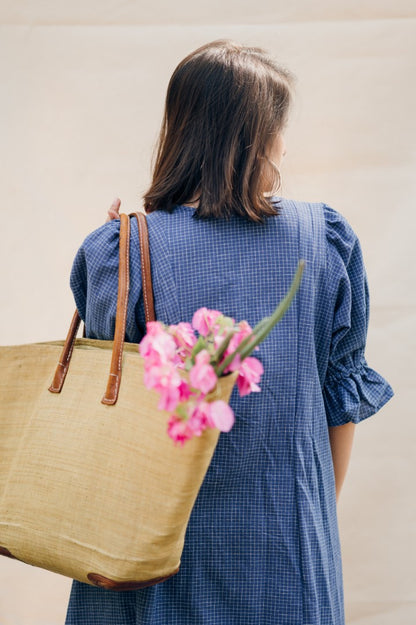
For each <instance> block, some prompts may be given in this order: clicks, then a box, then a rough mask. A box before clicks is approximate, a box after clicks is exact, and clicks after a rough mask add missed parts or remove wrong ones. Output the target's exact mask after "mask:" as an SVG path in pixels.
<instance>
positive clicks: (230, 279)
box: [66, 41, 393, 625]
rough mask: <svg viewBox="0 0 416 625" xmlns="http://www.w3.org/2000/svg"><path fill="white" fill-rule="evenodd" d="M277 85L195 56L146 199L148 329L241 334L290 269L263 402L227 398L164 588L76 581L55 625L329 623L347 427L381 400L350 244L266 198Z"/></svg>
mask: <svg viewBox="0 0 416 625" xmlns="http://www.w3.org/2000/svg"><path fill="white" fill-rule="evenodd" d="M292 85H293V77H292V75H291V74H290V73H289V72H288V71H287V70H285V69H284V68H282V67H280V66H278V65H276V63H275V62H274V61H273V60H272V59H271V58H270V57H269V56H267V55H266V54H265V53H264V52H263V51H262V50H260V49H257V48H248V47H245V46H241V45H238V44H235V43H232V42H227V41H217V42H213V43H210V44H207V45H205V46H203V47H201V48H199V49H198V50H196V51H195V52H193V53H192V54H190V55H189V56H188V57H186V58H185V59H184V60H183V61H182V62H181V63H180V64H179V66H178V67H177V68H176V70H175V72H174V74H173V76H172V78H171V81H170V84H169V87H168V92H167V98H166V110H165V116H164V120H163V125H162V130H161V135H160V141H159V150H158V153H157V158H156V163H155V167H154V173H153V180H152V184H151V187H150V189H149V190H148V192H147V193H146V195H145V210H146V212H147V213H148V214H149V216H148V225H149V237H150V250H151V260H152V272H153V281H154V294H155V303H156V315H157V318H158V319H160V320H162V321H164V322H165V323H168V324H173V323H178V322H179V321H190V320H191V318H192V315H193V313H194V312H195V310H197V309H198V308H200V307H202V306H206V307H208V308H215V309H218V310H221V311H222V312H224V313H225V314H227V315H229V316H231V317H234V318H236V319H247V321H248V322H249V323H250V324H251V325H255V323H256V322H257V321H258V320H259V319H261V318H262V317H264V316H266V315H268V314H270V313H271V311H272V310H273V309H274V308H275V306H276V304H277V302H278V301H280V299H281V298H282V297H283V295H284V294H285V293H286V291H287V289H288V287H289V285H290V282H291V279H292V277H293V274H294V272H295V269H296V266H297V263H298V260H299V259H300V258H304V259H305V260H306V267H305V271H304V276H303V280H302V284H301V287H300V290H299V292H298V294H297V296H296V299H295V302H294V303H293V304H292V306H291V308H290V309H289V311H288V313H287V314H286V315H285V317H284V318H283V321H282V322H281V323H280V324H279V325H278V326H277V327H276V328H275V329H274V330H273V331H272V333H271V334H270V335H269V337H268V338H267V339H266V341H265V342H264V343H263V344H262V345H261V347H260V350H259V352H258V353H257V357H259V358H260V360H261V361H262V362H263V365H264V370H265V373H264V375H263V378H262V384H261V387H262V390H261V393H253V394H251V395H249V396H247V397H243V398H241V397H239V396H238V394H237V393H236V391H235V390H234V392H233V395H232V397H231V405H232V407H233V409H234V412H235V415H236V423H235V426H234V428H233V429H232V430H231V432H229V433H228V434H222V435H221V436H220V440H219V443H218V446H217V449H216V451H215V454H214V458H213V460H212V463H211V465H210V468H209V470H208V473H207V475H206V478H205V480H204V483H203V485H202V488H201V491H200V493H199V496H198V499H197V502H196V505H195V507H194V509H193V512H192V515H191V519H190V523H189V526H188V530H187V534H186V540H185V548H184V552H183V557H182V563H181V568H180V571H179V573H178V574H177V575H175V576H173V577H172V578H170V579H169V580H167V581H166V582H164V583H162V584H159V585H157V586H153V587H151V588H147V589H143V590H138V591H129V592H121V593H120V592H113V591H107V590H103V589H99V588H95V587H92V586H88V585H84V584H81V583H79V582H74V584H73V588H72V592H71V597H70V603H69V608H68V616H67V621H66V622H67V625H81V624H82V625H133V623H134V624H137V625H138V624H140V625H142V624H143V625H148V624H149V625H150V624H152V625H159V624H160V625H179V624H180V625H246V624H247V625H248V624H249V625H253V624H254V623H256V624H257V623H258V624H261V625H343V624H344V605H343V584H342V565H341V552H340V543H339V535H338V526H337V510H336V500H337V497H338V496H339V493H340V489H341V486H342V483H343V480H344V477H345V473H346V470H347V465H348V461H349V457H350V452H351V445H352V439H353V434H354V429H355V424H357V423H359V422H360V421H362V420H363V419H366V418H367V417H369V416H371V415H372V414H374V413H375V412H376V411H377V410H379V409H380V408H381V407H382V406H383V405H384V404H385V403H386V402H387V401H388V400H389V399H390V398H391V397H392V395H393V392H392V390H391V388H390V386H389V385H388V384H387V382H386V381H385V380H384V379H383V378H382V377H381V376H380V375H379V374H378V373H376V372H375V371H373V370H372V369H370V368H369V367H368V366H367V363H366V361H365V358H364V348H365V340H366V332H367V324H368V314H369V312H368V289H367V281H366V274H365V269H364V266H363V259H362V254H361V249H360V244H359V241H358V239H357V236H356V235H355V233H354V232H353V230H352V229H351V227H350V226H349V224H348V223H347V221H346V220H345V218H343V217H342V216H341V215H340V214H339V213H338V212H336V211H335V210H334V209H332V208H330V207H328V206H327V205H326V204H323V203H314V204H312V203H308V202H299V201H294V200H288V199H284V198H282V197H277V196H276V195H274V193H275V191H276V187H277V188H279V185H280V176H279V168H280V166H281V162H282V159H283V156H284V153H285V142H284V137H283V132H284V128H285V124H286V122H287V118H288V113H289V107H290V103H291V97H292ZM118 208H119V202H118V201H117V202H115V203H114V204H113V206H112V208H111V209H110V216H111V217H113V218H114V217H117V216H118ZM118 233H119V221H118V220H117V219H113V220H112V221H110V222H109V223H106V224H105V225H104V226H102V227H101V228H99V229H98V230H96V231H95V232H93V233H92V234H91V235H89V236H88V237H87V239H86V240H85V242H84V244H83V245H82V246H81V248H80V250H79V252H78V254H77V257H76V259H75V262H74V266H73V270H72V275H71V285H72V289H73V292H74V296H75V300H76V304H77V307H78V310H79V312H80V315H81V317H82V318H83V319H84V320H85V322H86V331H87V335H88V336H89V337H93V338H101V339H111V338H112V336H113V331H114V321H115V311H116V291H117V266H118ZM136 236H137V226H136V224H135V220H132V242H131V252H130V253H131V290H130V303H129V310H128V319H127V327H126V339H127V340H128V341H132V342H138V341H139V340H140V338H141V337H142V336H143V334H144V331H145V323H144V310H143V301H142V296H141V277H140V254H139V247H138V245H137V243H136ZM87 278H88V279H87ZM138 531H140V528H138Z"/></svg>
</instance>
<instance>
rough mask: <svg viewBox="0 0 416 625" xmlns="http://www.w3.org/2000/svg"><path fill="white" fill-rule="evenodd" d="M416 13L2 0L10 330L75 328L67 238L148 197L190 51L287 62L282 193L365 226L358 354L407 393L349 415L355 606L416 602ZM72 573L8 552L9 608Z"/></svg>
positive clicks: (375, 609) (380, 3) (391, 618)
mask: <svg viewBox="0 0 416 625" xmlns="http://www.w3.org/2000/svg"><path fill="white" fill-rule="evenodd" d="M415 18H416V6H415V4H414V2H411V1H410V0H396V1H395V2H387V0H361V1H354V0H349V1H347V0H339V1H338V2H334V1H333V0H316V1H312V0H311V1H309V0H294V1H293V2H290V3H288V2H285V3H283V2H280V1H279V0H256V1H255V2H254V1H250V2H249V1H247V0H211V1H210V2H204V3H196V2H190V1H189V0H177V1H176V2H170V1H168V0H166V1H163V0H153V1H152V2H151V3H145V2H144V1H133V0H131V1H122V0H100V1H98V0H72V1H71V2H65V1H64V0H37V1H36V0H35V1H30V0H0V79H1V80H0V89H1V98H0V112H1V115H0V137H1V142H0V153H1V166H0V192H1V252H0V254H1V256H0V262H1V288H0V298H1V308H0V310H1V324H0V344H14V343H25V342H35V341H43V340H50V339H57V338H63V336H64V334H66V331H67V328H68V325H69V321H70V319H71V316H72V313H73V310H74V303H73V299H72V295H71V292H70V289H69V272H70V269H71V264H72V260H73V257H74V255H75V253H76V250H77V249H78V247H79V245H80V244H81V242H82V241H83V239H84V237H85V236H86V235H87V234H88V233H89V232H90V231H91V230H93V229H95V228H96V227H98V226H99V225H100V224H101V223H103V221H104V220H105V217H106V211H107V208H108V207H109V205H110V204H111V201H112V200H113V198H114V197H115V196H119V197H120V198H121V200H122V210H124V211H125V212H128V211H132V210H137V209H139V208H140V207H141V195H142V193H143V192H144V190H145V189H146V186H147V185H148V183H149V180H150V162H151V156H152V150H153V146H154V142H155V140H156V137H157V134H158V130H159V124H160V120H161V114H162V110H163V101H164V96H165V90H166V86H167V82H168V80H169V77H170V75H171V73H172V71H173V69H174V68H175V66H176V64H177V63H178V62H179V61H180V60H181V59H182V58H183V57H184V56H185V55H186V54H187V53H189V52H190V51H192V50H193V49H195V48H196V47H198V46H199V45H201V44H203V43H205V42H208V41H210V40H214V39H218V38H230V39H234V40H236V41H239V42H242V43H246V44H252V45H260V46H263V47H265V48H266V49H268V50H269V51H270V52H271V53H272V54H273V55H274V56H275V57H276V59H277V60H278V61H279V62H280V63H282V64H284V65H286V66H287V67H288V68H289V69H290V70H291V71H292V72H294V73H295V74H296V76H297V87H296V104H295V108H294V110H293V113H292V119H291V122H290V125H289V128H288V130H287V133H286V144H287V155H286V157H285V160H284V166H283V170H282V174H283V190H282V195H284V196H286V197H290V198H293V199H297V200H308V201H318V202H319V201H323V202H326V203H327V204H329V205H330V206H332V207H333V208H335V209H337V210H339V211H340V212H342V213H343V214H344V215H345V216H346V217H347V219H348V220H349V221H350V223H351V225H352V226H353V228H354V229H355V231H356V232H357V234H358V235H359V237H360V240H361V244H362V247H363V252H364V258H365V262H366V267H367V273H368V279H369V285H370V294H371V315H370V330H369V336H368V348H367V360H368V362H369V364H370V366H372V367H373V368H375V369H376V370H378V371H380V373H382V374H383V375H384V376H385V377H386V378H387V379H388V380H389V382H390V383H391V385H392V386H393V388H394V390H395V393H396V395H395V398H394V399H393V400H392V401H391V402H389V403H388V404H387V406H386V407H385V408H383V409H382V411H380V413H378V414H377V415H375V416H373V417H371V418H370V419H368V420H366V421H364V422H363V423H362V424H360V425H359V426H358V427H357V428H356V435H355V443H354V449H353V454H352V459H351V465H350V469H349V473H348V476H347V480H346V483H345V485H344V489H343V492H342V496H341V500H340V503H339V506H338V513H339V525H340V533H341V543H342V550H343V562H344V583H345V604H346V614H347V623H349V624H351V625H411V624H413V623H414V622H416V588H415V564H416V558H415V547H414V545H415V516H416V515H415V510H416V508H415V497H414V478H415V462H414V457H415V443H414V441H415V429H416V426H415V419H414V416H415V414H414V412H415V409H414V406H415V403H416V402H415V399H416V397H415V395H416V393H415V387H414V377H415V371H416V367H415V356H414V354H415V352H416V345H415V322H416V289H415V288H414V287H415V278H414V247H415V244H414V232H415V226H416V217H415V208H414V205H415V196H416V194H415V191H416V189H415V187H416V176H415V162H416V154H415V143H416V123H415V111H416V97H415V96H416V88H415V80H414V79H415V75H416V71H415V70H416V67H415V65H416V63H415V58H416V49H415V48H416V45H415V42H416V27H415V26H416V19H415ZM0 435H1V433H0ZM69 588H70V581H69V580H67V579H65V578H63V577H60V576H57V575H54V574H52V573H48V572H45V571H41V570H36V569H33V568H31V567H28V566H26V565H23V564H21V563H19V562H12V561H9V560H7V559H5V558H3V559H2V560H1V561H0V623H1V625H59V624H61V623H63V622H64V618H65V612H66V604H67V599H68V593H69ZM109 625H110V624H109ZM189 625H194V624H189ZM195 625H196V624H195ZM259 625H261V624H259ZM276 625H278V624H276ZM293 625H300V624H293Z"/></svg>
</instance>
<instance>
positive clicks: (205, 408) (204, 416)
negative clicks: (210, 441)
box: [188, 401, 212, 436]
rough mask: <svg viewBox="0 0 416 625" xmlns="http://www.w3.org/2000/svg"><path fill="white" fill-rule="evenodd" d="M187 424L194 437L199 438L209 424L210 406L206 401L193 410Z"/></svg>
mask: <svg viewBox="0 0 416 625" xmlns="http://www.w3.org/2000/svg"><path fill="white" fill-rule="evenodd" d="M188 423H189V427H190V428H191V430H192V431H193V432H194V435H195V436H201V434H202V432H203V431H204V430H205V429H206V428H207V427H208V426H210V424H211V405H210V404H209V403H208V402H206V401H202V402H200V403H199V404H198V405H197V406H196V407H195V408H194V410H193V412H192V414H191V416H190V418H189V421H188ZM211 427H212V426H211Z"/></svg>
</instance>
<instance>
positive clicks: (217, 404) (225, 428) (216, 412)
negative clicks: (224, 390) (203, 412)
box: [209, 399, 234, 432]
mask: <svg viewBox="0 0 416 625" xmlns="http://www.w3.org/2000/svg"><path fill="white" fill-rule="evenodd" d="M209 421H210V425H211V427H216V428H218V429H219V430H220V431H221V432H229V431H230V430H231V428H232V427H233V425H234V412H233V411H232V409H231V408H230V406H229V405H228V404H226V403H225V401H222V400H221V399H219V400H218V401H213V402H212V403H211V404H210V414H209Z"/></svg>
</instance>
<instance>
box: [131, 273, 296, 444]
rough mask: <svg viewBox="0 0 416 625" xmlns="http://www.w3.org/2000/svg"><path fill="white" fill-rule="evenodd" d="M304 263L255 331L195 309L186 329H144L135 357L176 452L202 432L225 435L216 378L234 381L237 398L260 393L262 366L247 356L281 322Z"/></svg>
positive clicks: (228, 415)
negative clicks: (229, 377)
mask: <svg viewBox="0 0 416 625" xmlns="http://www.w3.org/2000/svg"><path fill="white" fill-rule="evenodd" d="M303 267H304V261H300V262H299V265H298V268H297V271H296V274H295V277H294V279H293V282H292V285H291V287H290V289H289V291H288V293H287V295H286V296H285V298H284V299H283V300H282V301H281V302H280V304H279V305H278V307H277V308H276V310H275V311H274V312H273V313H272V315H270V316H269V317H265V318H264V319H262V320H261V321H260V322H259V323H258V324H257V325H256V326H255V328H254V329H253V328H251V327H250V325H249V324H248V323H247V321H240V322H238V323H237V322H236V321H235V320H234V319H232V318H231V317H227V316H225V315H224V314H222V313H221V312H220V311H218V310H209V309H207V308H200V309H199V310H197V311H196V312H195V314H194V315H193V318H192V322H191V323H186V322H181V323H179V324H177V325H170V326H166V325H164V324H163V323H161V322H160V321H151V322H148V323H147V326H146V327H147V334H146V335H145V337H144V338H143V339H142V341H141V343H140V346H139V351H140V354H141V356H142V357H143V359H144V368H145V373H144V384H145V386H146V387H147V388H149V389H154V390H155V391H157V392H158V393H159V396H160V399H159V403H158V408H159V409H160V410H164V411H166V412H168V413H169V414H170V417H169V420H168V425H167V433H168V435H169V436H170V438H171V439H172V440H173V441H174V442H175V443H176V444H179V445H181V446H183V445H184V444H185V442H186V441H188V440H190V439H191V438H193V437H194V436H201V434H202V432H203V431H204V430H205V429H206V428H217V429H218V430H220V431H221V432H229V431H230V429H231V428H232V426H233V424H234V413H233V410H232V408H231V407H230V406H229V404H228V403H227V402H225V401H224V400H223V399H212V392H213V391H214V389H215V388H216V386H217V382H218V380H219V378H222V377H223V376H227V375H233V379H234V380H236V384H237V388H238V391H239V393H240V395H241V396H243V395H248V394H249V393H251V392H259V391H260V390H261V389H260V387H259V385H258V383H259V382H260V378H261V375H262V373H263V365H262V363H261V362H260V360H258V359H257V358H255V357H254V356H252V355H251V354H252V353H253V352H254V351H255V350H257V349H258V345H259V344H260V343H261V342H262V341H263V340H264V339H265V338H266V337H267V335H268V334H269V333H270V331H271V330H272V329H273V328H274V326H275V325H276V324H277V323H278V322H279V321H280V319H281V318H282V317H283V315H284V314H285V312H286V311H287V309H288V308H289V306H290V304H291V302H292V299H293V297H294V295H295V293H296V291H297V289H298V287H299V284H300V281H301V277H302V272H303Z"/></svg>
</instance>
